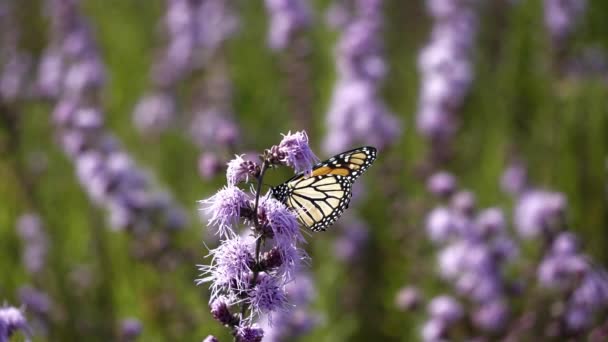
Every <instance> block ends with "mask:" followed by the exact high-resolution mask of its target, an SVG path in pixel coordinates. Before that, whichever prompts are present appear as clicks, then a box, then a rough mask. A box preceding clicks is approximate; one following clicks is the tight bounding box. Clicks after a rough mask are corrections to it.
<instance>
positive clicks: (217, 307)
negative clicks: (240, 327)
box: [211, 296, 235, 325]
mask: <svg viewBox="0 0 608 342" xmlns="http://www.w3.org/2000/svg"><path fill="white" fill-rule="evenodd" d="M228 302H229V301H228V299H227V298H226V297H224V296H220V297H218V298H216V299H215V300H214V301H212V302H211V315H212V316H213V318H215V319H216V320H217V321H219V322H220V323H222V324H224V325H230V324H234V322H235V317H234V316H233V315H232V314H231V313H230V310H229V309H228Z"/></svg>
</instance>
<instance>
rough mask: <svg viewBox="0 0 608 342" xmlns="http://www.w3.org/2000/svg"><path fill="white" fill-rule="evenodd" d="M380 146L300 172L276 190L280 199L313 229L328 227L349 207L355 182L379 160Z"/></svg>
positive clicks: (275, 192) (362, 149)
mask: <svg viewBox="0 0 608 342" xmlns="http://www.w3.org/2000/svg"><path fill="white" fill-rule="evenodd" d="M376 153H377V151H376V149H375V148H374V147H371V146H366V147H360V148H357V149H354V150H351V151H347V152H343V153H340V154H338V155H336V156H334V157H332V158H330V159H328V160H326V161H324V162H321V163H319V164H317V165H315V166H314V168H313V170H312V174H311V175H310V176H308V177H307V176H306V175H304V174H300V175H296V176H295V177H293V178H291V179H289V180H288V181H286V182H285V183H283V184H281V185H279V186H277V187H275V188H273V189H272V194H273V196H274V197H275V198H277V199H278V200H279V201H281V202H283V203H284V204H285V205H287V206H288V207H290V208H291V209H293V210H294V211H295V212H296V214H297V215H298V218H299V219H300V222H302V224H304V225H305V226H306V227H308V228H310V229H311V230H313V231H322V230H326V229H327V227H329V226H331V225H332V224H333V223H334V222H336V220H337V219H338V218H339V217H340V216H341V215H342V213H343V212H344V210H345V209H346V208H348V204H349V203H350V198H351V196H352V185H353V182H354V181H355V180H356V179H357V178H358V177H359V176H361V174H363V173H364V172H365V171H367V169H368V168H369V167H370V165H371V164H372V163H373V162H374V160H375V159H376Z"/></svg>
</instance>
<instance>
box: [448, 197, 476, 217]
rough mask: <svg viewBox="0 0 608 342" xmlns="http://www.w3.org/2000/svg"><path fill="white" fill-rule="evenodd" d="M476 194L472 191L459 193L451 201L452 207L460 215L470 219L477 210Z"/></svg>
mask: <svg viewBox="0 0 608 342" xmlns="http://www.w3.org/2000/svg"><path fill="white" fill-rule="evenodd" d="M475 202H476V201H475V194H474V193H472V192H471V191H459V192H457V193H456V194H454V196H452V198H451V200H450V206H451V207H452V208H453V209H454V210H455V211H456V212H458V213H460V214H462V215H465V216H467V217H470V216H471V215H472V214H473V211H474V210H475V205H476V203H475Z"/></svg>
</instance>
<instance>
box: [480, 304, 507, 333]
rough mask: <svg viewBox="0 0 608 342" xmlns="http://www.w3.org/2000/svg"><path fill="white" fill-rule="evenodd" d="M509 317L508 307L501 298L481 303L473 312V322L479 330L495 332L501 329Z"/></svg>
mask: <svg viewBox="0 0 608 342" xmlns="http://www.w3.org/2000/svg"><path fill="white" fill-rule="evenodd" d="M508 319H509V308H508V306H507V305H506V303H504V302H503V301H501V300H493V301H490V302H487V303H484V304H482V305H481V306H480V307H479V308H478V309H477V310H476V311H475V313H473V322H474V323H475V325H476V326H477V327H479V328H480V329H481V330H484V331H489V332H496V331H500V330H502V329H503V328H504V327H505V326H506V325H507V324H508Z"/></svg>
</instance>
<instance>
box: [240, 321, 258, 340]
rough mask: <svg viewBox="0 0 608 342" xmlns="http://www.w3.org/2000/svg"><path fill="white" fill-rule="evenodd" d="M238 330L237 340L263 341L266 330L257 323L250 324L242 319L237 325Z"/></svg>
mask: <svg viewBox="0 0 608 342" xmlns="http://www.w3.org/2000/svg"><path fill="white" fill-rule="evenodd" d="M236 332H237V333H236V340H237V342H261V341H262V338H264V330H262V329H260V327H259V326H258V325H257V324H255V323H254V324H252V325H248V324H247V323H246V322H245V321H241V324H239V325H238V326H237V327H236Z"/></svg>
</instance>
